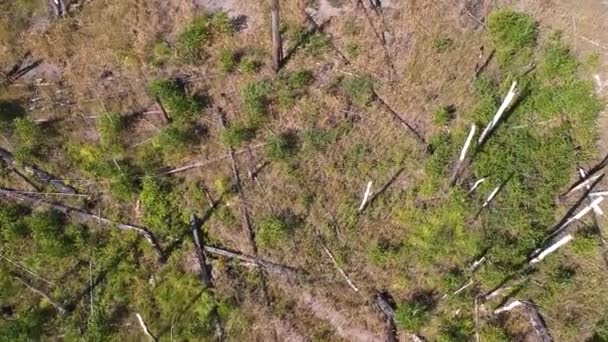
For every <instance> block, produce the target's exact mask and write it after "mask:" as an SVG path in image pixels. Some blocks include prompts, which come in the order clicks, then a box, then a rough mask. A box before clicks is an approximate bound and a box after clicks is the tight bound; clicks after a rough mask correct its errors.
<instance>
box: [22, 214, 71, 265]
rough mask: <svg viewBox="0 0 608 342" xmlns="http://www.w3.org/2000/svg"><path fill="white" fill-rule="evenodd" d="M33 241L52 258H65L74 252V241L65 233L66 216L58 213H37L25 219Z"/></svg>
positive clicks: (44, 253)
mask: <svg viewBox="0 0 608 342" xmlns="http://www.w3.org/2000/svg"><path fill="white" fill-rule="evenodd" d="M25 222H26V224H27V226H28V228H29V230H30V231H31V234H32V238H33V241H35V243H36V246H37V247H38V248H39V250H40V251H41V252H42V253H43V255H49V256H52V257H63V256H66V255H67V254H69V253H72V252H74V251H73V250H72V249H71V248H72V241H71V239H70V238H69V236H67V235H66V234H65V233H64V229H65V228H64V227H65V226H66V222H65V220H64V216H63V215H62V214H60V213H58V212H56V211H46V212H35V213H33V214H31V215H30V216H28V217H26V218H25Z"/></svg>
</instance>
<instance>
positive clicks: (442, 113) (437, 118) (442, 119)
mask: <svg viewBox="0 0 608 342" xmlns="http://www.w3.org/2000/svg"><path fill="white" fill-rule="evenodd" d="M451 119H452V113H451V111H450V108H449V107H445V106H442V107H439V108H437V109H436V110H435V111H434V112H433V122H434V123H436V124H437V125H446V124H447V123H448V122H450V120H451Z"/></svg>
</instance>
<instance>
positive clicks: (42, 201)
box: [0, 188, 165, 263]
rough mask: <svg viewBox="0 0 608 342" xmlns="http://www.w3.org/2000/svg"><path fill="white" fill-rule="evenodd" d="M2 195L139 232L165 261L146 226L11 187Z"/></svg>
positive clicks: (102, 223) (78, 217) (106, 224)
mask: <svg viewBox="0 0 608 342" xmlns="http://www.w3.org/2000/svg"><path fill="white" fill-rule="evenodd" d="M0 196H2V197H3V198H5V199H7V200H11V201H18V202H19V203H28V204H30V205H42V206H46V207H48V208H51V209H53V210H56V211H58V212H61V213H63V214H65V215H68V216H70V217H72V218H73V219H75V220H77V221H80V222H83V223H89V224H99V225H103V226H108V227H116V228H118V229H120V230H131V231H134V232H136V233H137V234H139V235H141V236H142V237H144V238H145V239H146V240H147V241H148V242H149V243H150V246H152V249H154V251H155V252H156V254H157V256H158V258H159V260H160V261H161V262H163V263H164V262H165V257H164V254H163V251H162V249H161V247H160V245H159V243H158V240H157V239H156V237H155V236H154V234H152V232H151V231H150V230H148V229H147V228H145V227H139V226H135V225H131V224H127V223H119V222H114V221H111V220H109V219H107V218H105V217H102V216H99V215H95V214H91V213H88V212H86V211H84V210H81V209H76V208H72V207H68V206H65V205H63V204H58V203H53V202H50V201H47V200H45V199H42V198H39V197H36V196H30V195H25V194H22V193H20V192H17V191H13V190H11V189H5V188H0Z"/></svg>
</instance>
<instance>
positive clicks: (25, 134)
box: [14, 118, 49, 163]
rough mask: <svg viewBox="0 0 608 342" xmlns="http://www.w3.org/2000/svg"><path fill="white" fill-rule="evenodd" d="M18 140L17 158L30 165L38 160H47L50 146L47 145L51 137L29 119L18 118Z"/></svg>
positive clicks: (16, 129)
mask: <svg viewBox="0 0 608 342" xmlns="http://www.w3.org/2000/svg"><path fill="white" fill-rule="evenodd" d="M14 126H15V131H14V136H15V140H16V142H17V143H16V149H15V158H17V160H19V161H21V162H25V163H30V162H34V161H36V160H37V159H38V158H43V159H45V157H46V151H47V150H48V146H47V144H46V143H45V142H46V141H48V140H49V136H48V135H47V134H45V132H44V131H43V129H42V128H41V127H40V126H39V125H38V124H36V123H35V122H34V121H32V120H30V119H28V118H17V119H15V121H14Z"/></svg>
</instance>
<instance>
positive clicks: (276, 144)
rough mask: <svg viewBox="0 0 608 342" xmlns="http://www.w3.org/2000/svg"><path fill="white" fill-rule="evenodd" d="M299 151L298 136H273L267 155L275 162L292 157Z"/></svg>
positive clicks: (292, 134) (284, 134)
mask: <svg viewBox="0 0 608 342" xmlns="http://www.w3.org/2000/svg"><path fill="white" fill-rule="evenodd" d="M297 150H298V136H297V135H296V134H294V133H291V132H287V133H282V134H279V135H273V136H271V137H270V139H268V145H266V154H267V155H268V157H269V158H270V159H271V160H274V161H277V160H284V159H287V158H289V157H292V156H293V155H294V154H295V153H296V152H297Z"/></svg>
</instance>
